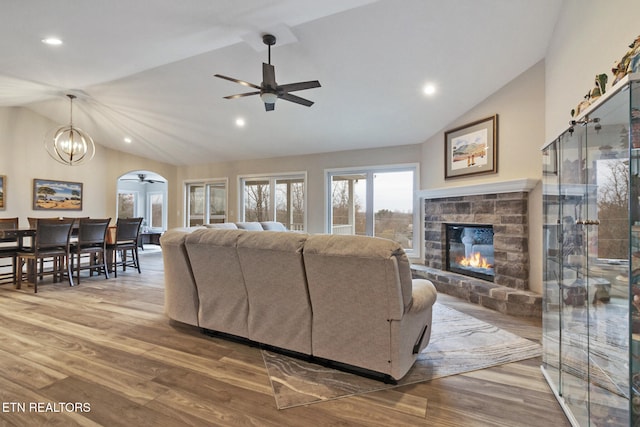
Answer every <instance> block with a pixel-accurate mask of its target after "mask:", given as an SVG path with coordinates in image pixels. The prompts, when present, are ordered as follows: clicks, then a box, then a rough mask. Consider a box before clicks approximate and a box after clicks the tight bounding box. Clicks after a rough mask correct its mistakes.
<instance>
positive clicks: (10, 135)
mask: <svg viewBox="0 0 640 427" xmlns="http://www.w3.org/2000/svg"><path fill="white" fill-rule="evenodd" d="M57 126H60V124H58V123H54V122H52V121H50V120H48V119H46V118H44V117H42V116H40V115H39V114H36V113H33V112H31V111H29V110H28V109H26V108H19V107H8V108H0V135H1V136H2V139H1V140H0V175H6V177H7V182H6V187H7V188H6V208H5V210H4V211H0V215H1V216H3V217H15V216H17V217H18V218H19V219H20V225H21V226H25V227H26V226H27V217H29V216H32V217H50V216H91V217H102V218H105V217H110V218H114V221H115V217H116V195H117V179H118V177H119V176H121V175H122V174H124V173H126V172H129V171H132V170H139V169H145V170H152V171H155V172H157V173H159V174H160V175H162V176H164V177H166V178H167V179H169V180H172V179H173V180H175V175H176V168H175V167H174V166H172V165H167V164H164V163H159V162H155V161H151V160H148V159H144V158H141V157H136V156H131V155H129V154H126V153H121V152H118V151H114V150H110V149H107V148H105V147H103V146H101V145H99V144H96V154H95V157H94V158H93V160H91V161H90V162H88V163H86V164H84V165H80V166H65V165H62V164H60V163H58V162H56V161H54V160H53V159H52V158H51V157H49V155H48V154H47V152H46V150H45V148H44V142H43V141H44V136H45V134H46V133H47V132H48V131H49V130H51V129H52V128H54V127H57ZM96 142H98V141H96ZM34 178H40V179H51V180H60V181H73V182H81V183H82V184H83V209H82V211H43V210H35V211H34V210H33V207H32V206H33V179H34ZM175 199H176V195H175V194H174V193H172V192H171V191H170V192H169V201H170V203H171V202H172V201H173V200H175Z"/></svg>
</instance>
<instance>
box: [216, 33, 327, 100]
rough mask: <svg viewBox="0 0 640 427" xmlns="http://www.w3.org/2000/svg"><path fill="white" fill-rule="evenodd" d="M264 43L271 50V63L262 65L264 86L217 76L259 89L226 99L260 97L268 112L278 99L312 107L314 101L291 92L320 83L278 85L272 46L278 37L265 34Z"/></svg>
mask: <svg viewBox="0 0 640 427" xmlns="http://www.w3.org/2000/svg"><path fill="white" fill-rule="evenodd" d="M262 42H263V43H264V44H266V45H267V46H268V49H269V63H264V62H263V63H262V84H261V85H260V86H258V85H256V84H253V83H249V82H245V81H243V80H238V79H234V78H233V77H227V76H223V75H221V74H215V77H220V78H221V79H225V80H229V81H232V82H235V83H240V84H241V85H243V86H248V87H251V88H254V89H258V91H256V92H247V93H239V94H237V95H230V96H225V97H224V98H225V99H236V98H242V97H245V96H251V95H260V98H261V99H262V102H264V108H265V110H267V111H273V110H274V109H275V106H276V100H277V99H278V98H280V99H284V100H285V101H290V102H295V103H296V104H300V105H304V106H305V107H311V106H312V105H313V101H309V100H308V99H304V98H301V97H299V96H296V95H292V94H291V93H290V92H294V91H297V90H304V89H313V88H316V87H320V82H319V81H317V80H312V81H308V82H298V83H290V84H286V85H278V84H277V83H276V72H275V67H274V66H273V65H271V46H273V45H274V44H276V37H275V36H274V35H272V34H265V35H263V36H262Z"/></svg>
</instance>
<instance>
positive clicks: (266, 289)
mask: <svg viewBox="0 0 640 427" xmlns="http://www.w3.org/2000/svg"><path fill="white" fill-rule="evenodd" d="M306 239H307V235H306V234H303V233H288V232H279V231H272V232H269V233H264V232H253V231H247V232H245V233H243V234H241V235H240V236H239V238H238V255H239V258H240V265H241V267H242V273H243V276H244V282H245V286H246V289H247V296H248V299H249V317H248V328H249V338H250V339H252V340H254V341H258V342H261V343H264V344H269V345H273V346H277V347H281V348H286V349H288V350H293V351H297V352H300V353H304V354H311V317H312V312H311V306H310V303H309V294H308V289H307V281H306V277H305V270H304V264H303V259H302V248H303V246H304V243H305V241H306Z"/></svg>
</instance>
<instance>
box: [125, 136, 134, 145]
mask: <svg viewBox="0 0 640 427" xmlns="http://www.w3.org/2000/svg"><path fill="white" fill-rule="evenodd" d="M132 141H133V140H132V139H131V138H129V137H128V136H125V138H124V142H126V143H127V144H131V142H132Z"/></svg>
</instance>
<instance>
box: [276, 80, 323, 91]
mask: <svg viewBox="0 0 640 427" xmlns="http://www.w3.org/2000/svg"><path fill="white" fill-rule="evenodd" d="M315 87H320V82H319V81H317V80H312V81H309V82H299V83H290V84H287V85H282V86H278V90H282V91H283V92H294V91H296V90H305V89H313V88H315Z"/></svg>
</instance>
